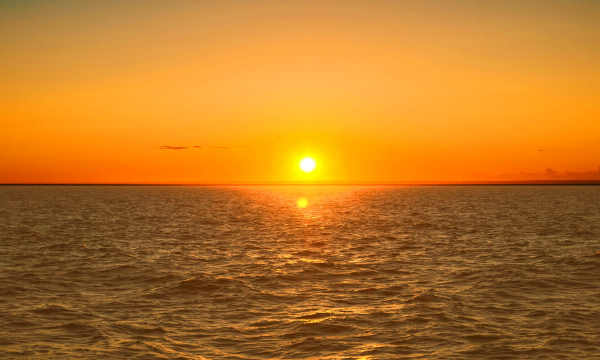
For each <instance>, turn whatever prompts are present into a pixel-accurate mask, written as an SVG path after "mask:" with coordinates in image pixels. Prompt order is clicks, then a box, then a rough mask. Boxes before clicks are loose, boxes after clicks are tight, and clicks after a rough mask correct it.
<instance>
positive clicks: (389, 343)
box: [0, 186, 600, 359]
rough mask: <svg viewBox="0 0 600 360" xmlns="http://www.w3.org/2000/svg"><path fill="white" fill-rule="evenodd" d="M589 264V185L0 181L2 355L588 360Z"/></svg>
mask: <svg viewBox="0 0 600 360" xmlns="http://www.w3.org/2000/svg"><path fill="white" fill-rule="evenodd" d="M302 199H303V200H302ZM598 251H600V187H593V186H590V187H585V186H563V187H559V186H554V187H553V186H548V187H537V186H536V187H534V186H530V187H527V186H522V187H520V186H506V187H503V186H498V187H476V186H473V187H363V188H352V187H262V188H260V187H237V188H209V187H150V186H149V187H114V186H113V187H101V186H97V187H12V186H11V187H0V357H2V358H24V357H33V358H40V359H46V358H50V359H53V358H56V359H63V358H107V359H114V358H144V359H151V358H159V359H160V358H168V359H171V358H173V359H402V358H411V359H464V358H476V359H525V358H539V359H547V358H565V359H567V358H568V359H584V358H596V359H598V358H600V253H597V252H598Z"/></svg>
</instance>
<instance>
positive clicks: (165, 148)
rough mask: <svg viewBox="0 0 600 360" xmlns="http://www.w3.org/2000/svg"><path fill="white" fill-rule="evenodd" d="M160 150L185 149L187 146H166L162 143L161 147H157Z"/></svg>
mask: <svg viewBox="0 0 600 360" xmlns="http://www.w3.org/2000/svg"><path fill="white" fill-rule="evenodd" d="M159 149H160V150H185V149H188V147H187V146H168V145H163V146H161V147H159Z"/></svg>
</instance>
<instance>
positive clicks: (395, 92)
mask: <svg viewBox="0 0 600 360" xmlns="http://www.w3.org/2000/svg"><path fill="white" fill-rule="evenodd" d="M598 24H600V2H598V1H592V0H561V1H559V0H540V1H532V0H518V1H511V0H506V1H483V0H473V1H470V0H435V1H434V0H415V1H401V0H397V1H392V0H389V1H384V0H368V1H356V0H343V1H341V0H340V1H336V0H331V1H311V0H286V1H262V0H253V1H233V0H218V1H211V0H204V1H200V0H197V1H188V0H181V1H154V0H144V1H133V0H132V1H112V0H103V1H85V0H79V1H57V0H46V1H31V0H20V1H14V0H11V1H7V0H0V44H1V45H0V79H2V81H0V183H44V182H52V183H90V182H91V183H257V182H284V183H285V182H380V183H386V182H406V181H439V182H444V181H477V180H484V181H490V180H491V181H493V180H532V179H579V178H581V179H595V178H597V179H600V171H599V167H600V26H598ZM305 156H312V157H313V158H314V159H315V160H316V161H317V164H318V165H317V169H316V170H315V171H314V172H313V173H310V174H304V173H302V172H301V171H300V170H299V168H298V162H299V161H300V159H302V158H303V157H305Z"/></svg>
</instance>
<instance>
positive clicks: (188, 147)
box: [159, 145, 244, 150]
mask: <svg viewBox="0 0 600 360" xmlns="http://www.w3.org/2000/svg"><path fill="white" fill-rule="evenodd" d="M192 148H195V149H220V150H244V149H238V148H233V147H229V146H209V147H206V148H203V147H202V146H200V145H193V146H169V145H163V146H161V147H159V149H160V150H186V149H192Z"/></svg>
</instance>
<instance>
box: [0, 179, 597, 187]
mask: <svg viewBox="0 0 600 360" xmlns="http://www.w3.org/2000/svg"><path fill="white" fill-rule="evenodd" d="M465 185H477V186H486V185H487V186H491V185H600V180H527V181H406V182H400V181H390V182H376V181H372V182H283V181H278V182H181V183H178V182H107V183H100V182H90V183H69V182H66V183H59V182H56V183H54V182H31V183H0V186H465Z"/></svg>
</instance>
